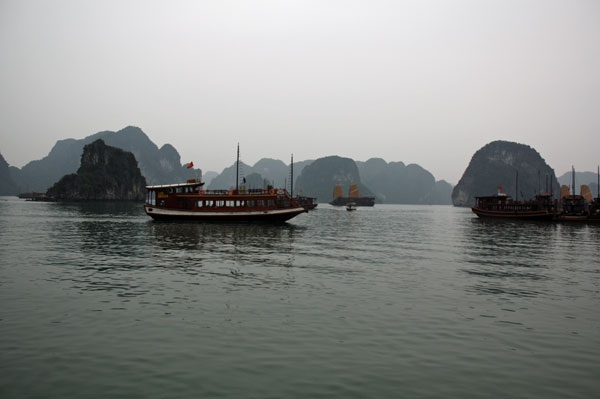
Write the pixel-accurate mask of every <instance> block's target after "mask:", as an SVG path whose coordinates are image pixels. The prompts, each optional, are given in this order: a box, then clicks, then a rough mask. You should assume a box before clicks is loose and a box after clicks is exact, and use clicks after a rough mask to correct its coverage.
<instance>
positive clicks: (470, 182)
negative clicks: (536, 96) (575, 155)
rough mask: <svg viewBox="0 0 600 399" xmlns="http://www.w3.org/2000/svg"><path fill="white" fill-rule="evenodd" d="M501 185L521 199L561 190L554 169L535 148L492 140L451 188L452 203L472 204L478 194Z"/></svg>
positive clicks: (485, 193) (478, 153) (479, 151)
mask: <svg viewBox="0 0 600 399" xmlns="http://www.w3.org/2000/svg"><path fill="white" fill-rule="evenodd" d="M517 176H518V187H517ZM498 187H502V189H503V192H505V193H506V194H508V195H510V196H512V197H513V198H516V199H519V200H521V199H529V198H532V197H534V196H535V195H536V194H538V193H540V192H542V191H550V190H551V189H553V191H554V192H555V193H556V192H558V191H559V190H560V186H559V185H558V181H557V179H556V176H555V174H554V170H553V169H552V168H551V167H550V166H548V164H547V163H546V161H545V160H544V159H543V158H542V157H541V155H540V154H539V153H538V152H537V151H536V150H534V149H533V148H531V147H530V146H528V145H525V144H519V143H513V142H509V141H493V142H491V143H489V144H487V145H485V146H484V147H482V148H481V149H479V150H478V151H477V152H476V153H475V154H474V155H473V157H472V158H471V162H470V163H469V166H468V167H467V169H466V171H465V173H464V174H463V176H462V177H461V179H460V181H459V182H458V184H457V185H456V186H455V187H454V190H453V191H452V203H453V204H454V205H455V206H470V205H472V204H473V203H474V197H475V196H483V195H492V194H495V193H496V192H497V191H498Z"/></svg>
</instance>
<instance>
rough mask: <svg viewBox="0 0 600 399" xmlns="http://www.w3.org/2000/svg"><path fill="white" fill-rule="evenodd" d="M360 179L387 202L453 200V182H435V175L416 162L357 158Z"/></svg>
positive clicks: (432, 203)
mask: <svg viewBox="0 0 600 399" xmlns="http://www.w3.org/2000/svg"><path fill="white" fill-rule="evenodd" d="M357 165H358V170H359V172H360V176H361V180H362V181H363V182H364V183H365V184H366V185H368V186H369V188H370V189H371V190H372V191H373V192H374V193H375V195H376V196H377V197H378V198H380V201H381V202H383V203H388V204H430V205H434V204H435V205H449V204H451V200H450V194H451V192H452V186H451V185H450V184H449V183H447V182H445V181H439V182H436V181H435V178H434V177H433V175H432V174H431V173H430V172H428V171H427V170H425V169H423V168H422V167H421V166H419V165H416V164H409V165H404V163H403V162H390V163H387V162H385V161H384V160H383V159H381V158H371V159H369V160H367V161H366V162H357Z"/></svg>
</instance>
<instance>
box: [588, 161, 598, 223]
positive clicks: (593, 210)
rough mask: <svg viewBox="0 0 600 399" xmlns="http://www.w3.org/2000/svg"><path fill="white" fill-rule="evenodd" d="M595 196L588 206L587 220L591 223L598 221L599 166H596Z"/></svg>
mask: <svg viewBox="0 0 600 399" xmlns="http://www.w3.org/2000/svg"><path fill="white" fill-rule="evenodd" d="M596 189H597V191H596V198H594V199H593V201H592V203H591V204H590V207H589V209H590V210H589V213H590V214H589V216H588V221H589V222H592V223H600V166H598V183H597V186H596Z"/></svg>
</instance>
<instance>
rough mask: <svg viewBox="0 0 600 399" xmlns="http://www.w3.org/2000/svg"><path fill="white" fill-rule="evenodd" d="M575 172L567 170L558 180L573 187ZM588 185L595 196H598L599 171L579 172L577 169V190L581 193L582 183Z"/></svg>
mask: <svg viewBox="0 0 600 399" xmlns="http://www.w3.org/2000/svg"><path fill="white" fill-rule="evenodd" d="M572 178H573V172H572V171H569V172H565V173H564V174H562V175H560V176H559V177H558V182H559V183H560V184H561V185H564V186H567V187H571V185H572ZM583 184H585V185H587V186H588V187H589V188H590V191H591V192H592V195H593V196H594V197H597V196H598V172H577V171H575V190H576V192H577V194H579V190H580V189H581V185H583Z"/></svg>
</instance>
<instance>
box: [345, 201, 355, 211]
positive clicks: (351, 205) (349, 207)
mask: <svg viewBox="0 0 600 399" xmlns="http://www.w3.org/2000/svg"><path fill="white" fill-rule="evenodd" d="M346 210H347V211H355V210H356V203H354V202H348V203H347V204H346Z"/></svg>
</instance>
